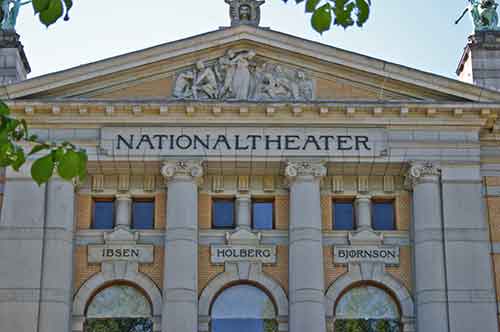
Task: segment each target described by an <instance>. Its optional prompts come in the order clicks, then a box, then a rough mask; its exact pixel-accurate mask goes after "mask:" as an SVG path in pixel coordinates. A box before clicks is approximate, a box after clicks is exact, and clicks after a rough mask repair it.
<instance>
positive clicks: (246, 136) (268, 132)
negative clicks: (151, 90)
mask: <svg viewBox="0 0 500 332" xmlns="http://www.w3.org/2000/svg"><path fill="white" fill-rule="evenodd" d="M384 138H385V136H384V133H383V131H382V130H380V129H364V130H363V129H345V128H300V129H298V128H248V127H242V128H234V127H233V128H194V127H188V128H186V127H183V128H178V127H163V128H103V129H102V132H101V148H103V150H105V151H106V152H107V153H108V154H113V155H134V154H137V155H139V154H140V155H156V156H158V155H165V156H168V155H201V156H206V155H217V156H221V155H222V156H224V155H227V156H234V155H235V154H240V155H245V154H248V155H252V156H268V157H269V156H283V155H284V156H314V155H323V156H324V155H325V154H329V155H339V156H370V157H371V156H379V155H381V152H382V150H384V149H385V145H386V144H385V139H384Z"/></svg>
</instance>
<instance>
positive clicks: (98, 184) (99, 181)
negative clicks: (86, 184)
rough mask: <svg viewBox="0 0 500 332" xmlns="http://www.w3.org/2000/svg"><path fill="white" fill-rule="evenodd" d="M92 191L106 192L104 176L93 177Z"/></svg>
mask: <svg viewBox="0 0 500 332" xmlns="http://www.w3.org/2000/svg"><path fill="white" fill-rule="evenodd" d="M91 188H92V191H94V192H101V191H103V190H104V175H102V174H97V175H92V186H91Z"/></svg>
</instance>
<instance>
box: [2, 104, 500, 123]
mask: <svg viewBox="0 0 500 332" xmlns="http://www.w3.org/2000/svg"><path fill="white" fill-rule="evenodd" d="M9 106H10V107H11V109H12V111H13V114H14V115H16V116H19V117H23V118H25V119H26V120H27V121H28V122H29V123H30V124H32V125H42V126H43V125H44V124H54V123H58V124H64V123H67V124H75V123H78V124H99V123H106V124H112V123H120V124H122V123H123V121H124V120H126V121H127V122H128V123H136V124H145V123H151V124H157V123H158V122H159V121H160V122H163V121H168V122H172V123H179V124H180V123H191V122H196V123H199V124H204V123H210V124H212V125H216V124H218V122H220V123H223V124H227V123H228V122H231V123H235V124H236V123H252V122H253V123H262V122H265V123H269V124H270V125H274V124H276V123H278V124H283V123H290V124H292V123H302V124H303V123H304V122H308V123H310V124H329V122H331V123H335V124H347V125H353V126H374V125H391V126H398V125H401V126H406V125H411V126H426V125H431V126H436V125H437V126H448V125H453V126H466V127H484V128H486V129H489V130H495V128H498V125H497V118H498V115H499V114H500V103H431V102H411V103H408V102H405V103H403V102H362V101H360V102H356V101H352V102H331V101H316V102H308V103H287V102H274V103H272V102H245V103H242V102H224V103H220V102H195V101H192V102H191V101H184V102H182V101H169V100H162V101H153V100H149V101H140V100H139V101H97V100H96V101H82V100H68V101H64V102H62V101H55V100H54V101H50V100H47V101H45V100H43V101H42V100H40V101H27V100H26V101H11V102H9Z"/></svg>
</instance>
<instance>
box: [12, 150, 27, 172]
mask: <svg viewBox="0 0 500 332" xmlns="http://www.w3.org/2000/svg"><path fill="white" fill-rule="evenodd" d="M25 162H26V156H25V154H24V150H23V149H22V148H18V149H17V151H16V153H15V160H14V161H13V162H12V168H13V169H14V170H15V171H16V172H17V171H19V169H20V168H21V166H23V164H24V163H25Z"/></svg>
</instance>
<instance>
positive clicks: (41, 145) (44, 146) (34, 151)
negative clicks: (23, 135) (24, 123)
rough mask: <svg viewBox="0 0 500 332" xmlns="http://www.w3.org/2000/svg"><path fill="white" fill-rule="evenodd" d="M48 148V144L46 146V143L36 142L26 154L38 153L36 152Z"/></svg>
mask: <svg viewBox="0 0 500 332" xmlns="http://www.w3.org/2000/svg"><path fill="white" fill-rule="evenodd" d="M48 148H50V146H48V145H47V144H38V145H35V146H34V147H33V148H32V149H31V151H30V152H29V153H28V156H31V155H34V154H35V153H38V152H40V151H43V150H47V149H48Z"/></svg>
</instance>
